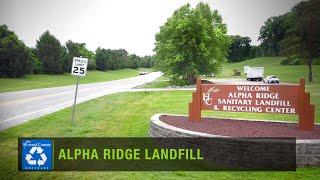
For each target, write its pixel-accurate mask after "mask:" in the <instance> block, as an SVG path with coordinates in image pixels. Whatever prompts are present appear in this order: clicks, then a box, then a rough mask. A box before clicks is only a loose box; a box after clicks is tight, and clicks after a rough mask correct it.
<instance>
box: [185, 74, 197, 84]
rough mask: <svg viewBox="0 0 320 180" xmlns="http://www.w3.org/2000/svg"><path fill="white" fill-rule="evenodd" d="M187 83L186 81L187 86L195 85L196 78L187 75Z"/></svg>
mask: <svg viewBox="0 0 320 180" xmlns="http://www.w3.org/2000/svg"><path fill="white" fill-rule="evenodd" d="M187 81H188V84H189V85H191V84H195V83H196V77H195V76H194V75H188V77H187Z"/></svg>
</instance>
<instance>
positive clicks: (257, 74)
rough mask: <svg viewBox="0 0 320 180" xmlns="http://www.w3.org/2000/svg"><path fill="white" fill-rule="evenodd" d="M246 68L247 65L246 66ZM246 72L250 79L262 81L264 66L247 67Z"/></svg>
mask: <svg viewBox="0 0 320 180" xmlns="http://www.w3.org/2000/svg"><path fill="white" fill-rule="evenodd" d="M244 68H245V67H244ZM245 71H246V74H247V80H248V81H256V80H258V81H262V80H263V74H264V67H250V66H248V67H246V70H245Z"/></svg>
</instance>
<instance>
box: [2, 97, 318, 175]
mask: <svg viewBox="0 0 320 180" xmlns="http://www.w3.org/2000/svg"><path fill="white" fill-rule="evenodd" d="M190 100H191V92H190V91H188V92H187V91H179V92H178V91H171V92H134V93H133V92H132V93H118V94H113V95H108V96H104V97H102V98H98V99H94V100H90V101H87V102H85V103H82V104H79V105H78V108H77V120H76V124H75V125H72V124H71V123H70V117H71V108H66V109H63V110H61V111H59V112H56V113H53V114H50V115H47V116H44V117H41V118H39V119H36V120H32V121H29V122H26V123H24V124H22V125H18V126H15V127H12V128H10V129H7V130H5V131H2V132H0V167H1V171H0V179H98V178H99V179H319V178H320V173H319V172H320V168H298V169H297V171H296V172H274V171H272V172H270V171H268V172H256V171H254V172H250V171H247V172H228V171H224V172H223V171H221V172H217V171H216V172H184V171H179V172H106V171H103V172H18V171H17V166H18V165H17V162H18V160H17V157H18V155H17V147H18V145H17V138H18V137H141V136H144V137H148V130H149V125H150V117H151V116H152V115H153V114H155V113H174V114H187V112H188V109H187V106H188V102H189V101H190ZM206 114H207V115H214V116H225V115H226V113H220V112H219V113H218V112H211V113H209V114H208V113H206ZM229 115H231V116H232V113H229ZM233 115H234V114H233ZM239 115H240V117H243V118H245V117H249V118H256V117H258V118H261V119H274V118H276V119H282V120H291V119H292V116H286V115H281V116H280V115H273V116H270V114H268V115H267V114H255V115H256V116H252V115H250V114H248V113H241V114H238V115H237V116H239ZM317 119H318V120H319V118H317Z"/></svg>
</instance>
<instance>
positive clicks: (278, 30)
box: [259, 14, 288, 56]
mask: <svg viewBox="0 0 320 180" xmlns="http://www.w3.org/2000/svg"><path fill="white" fill-rule="evenodd" d="M287 17H288V14H284V15H280V16H275V17H271V18H269V19H268V20H267V21H266V22H265V23H264V25H263V26H262V27H261V29H260V36H259V40H261V41H262V42H261V48H262V51H263V54H264V55H265V56H277V55H279V53H280V51H281V47H280V42H281V41H282V40H283V39H284V37H285V34H286V32H287V29H288V27H287V24H286V19H287Z"/></svg>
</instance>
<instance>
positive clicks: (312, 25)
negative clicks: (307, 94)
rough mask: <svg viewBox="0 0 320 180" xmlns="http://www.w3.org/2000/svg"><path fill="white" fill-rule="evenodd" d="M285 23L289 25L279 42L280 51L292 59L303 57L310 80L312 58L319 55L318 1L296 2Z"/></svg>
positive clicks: (319, 5) (319, 11) (319, 21)
mask: <svg viewBox="0 0 320 180" xmlns="http://www.w3.org/2000/svg"><path fill="white" fill-rule="evenodd" d="M287 24H289V25H291V26H290V29H289V30H288V32H287V33H286V38H284V39H283V41H282V42H281V45H282V48H283V50H282V53H283V54H284V55H286V56H288V57H290V58H292V59H294V58H302V59H305V61H306V64H307V65H308V69H309V75H308V76H309V77H308V80H309V82H312V81H313V75H312V59H313V58H315V57H319V56H320V1H318V0H309V1H302V2H300V3H298V4H297V5H296V6H295V7H294V8H293V9H292V12H290V16H288V19H287Z"/></svg>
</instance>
